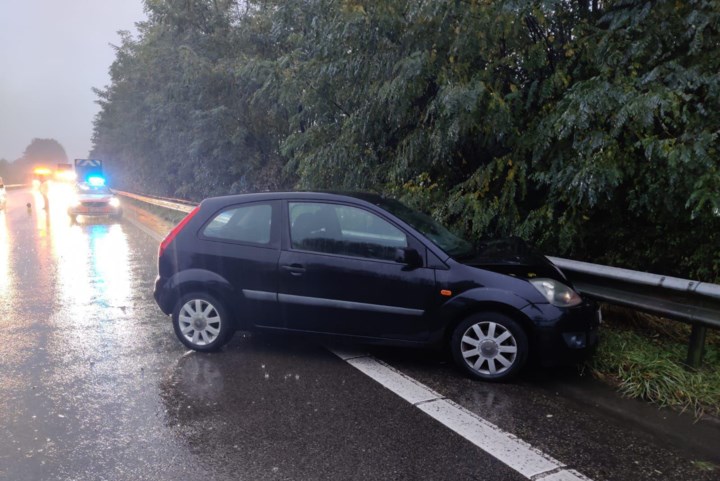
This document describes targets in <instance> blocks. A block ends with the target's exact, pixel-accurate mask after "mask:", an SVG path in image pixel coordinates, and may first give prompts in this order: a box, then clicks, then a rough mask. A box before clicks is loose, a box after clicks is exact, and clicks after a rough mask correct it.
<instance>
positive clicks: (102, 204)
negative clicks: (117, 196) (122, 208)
mask: <svg viewBox="0 0 720 481" xmlns="http://www.w3.org/2000/svg"><path fill="white" fill-rule="evenodd" d="M82 205H83V207H107V205H108V204H107V202H83V203H82Z"/></svg>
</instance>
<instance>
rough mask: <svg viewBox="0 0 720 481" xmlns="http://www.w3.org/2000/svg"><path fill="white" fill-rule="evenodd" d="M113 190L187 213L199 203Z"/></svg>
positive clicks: (132, 197)
mask: <svg viewBox="0 0 720 481" xmlns="http://www.w3.org/2000/svg"><path fill="white" fill-rule="evenodd" d="M113 192H115V193H116V194H120V195H124V196H125V197H129V198H131V199H135V200H138V201H140V202H145V203H147V204H152V205H157V206H159V207H164V208H166V209H170V210H176V211H179V212H184V213H186V214H189V213H190V211H191V210H193V208H194V207H195V206H196V205H197V203H193V202H188V201H185V200H182V199H168V198H166V197H157V196H149V195H138V194H133V193H131V192H123V191H121V190H115V189H113Z"/></svg>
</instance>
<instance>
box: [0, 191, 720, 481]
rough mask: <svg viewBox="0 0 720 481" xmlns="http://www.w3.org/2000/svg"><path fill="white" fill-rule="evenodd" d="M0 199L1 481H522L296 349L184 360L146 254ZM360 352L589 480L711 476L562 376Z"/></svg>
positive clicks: (122, 229)
mask: <svg viewBox="0 0 720 481" xmlns="http://www.w3.org/2000/svg"><path fill="white" fill-rule="evenodd" d="M8 194H9V201H8V207H7V209H6V210H5V211H0V334H1V335H2V339H3V342H2V343H0V433H2V435H1V436H0V480H78V481H79V480H138V479H147V480H179V479H191V480H195V479H203V480H265V479H268V480H276V479H277V480H305V479H308V480H311V479H312V480H314V479H318V480H319V479H333V480H338V479H339V480H345V479H348V480H350V479H357V480H374V479H377V480H385V479H398V480H400V479H407V480H415V479H418V480H420V479H428V480H438V479H457V480H465V479H467V480H521V479H526V478H524V477H523V476H521V475H520V474H519V473H517V472H515V471H514V470H512V469H511V468H509V467H507V466H506V465H504V464H503V463H501V462H499V461H497V460H496V459H494V458H492V457H491V456H490V455H488V454H486V453H485V452H484V451H482V450H480V449H479V448H477V447H476V446H474V445H473V444H471V443H469V442H468V441H466V440H464V439H463V438H461V437H460V436H459V435H457V434H455V433H454V432H452V431H451V430H449V429H448V428H446V427H444V426H443V425H441V424H440V423H438V422H437V421H435V420H433V419H431V418H430V417H429V416H427V415H425V414H424V413H422V412H421V411H419V410H418V409H417V408H415V407H413V406H411V405H410V404H408V403H406V402H405V401H403V400H402V399H401V398H399V397H398V396H396V395H395V394H393V393H392V392H390V391H388V390H387V389H385V388H384V387H382V386H381V385H379V384H377V383H376V382H375V381H373V380H371V379H370V378H368V377H366V376H365V375H364V374H362V373H361V372H359V371H357V370H355V369H354V368H353V367H351V366H350V365H348V364H346V363H345V362H344V361H342V360H340V359H339V358H338V357H336V356H335V355H333V354H332V353H331V352H329V351H328V350H327V349H326V348H325V347H323V346H322V345H321V344H318V343H316V342H314V341H312V340H308V339H304V338H298V337H286V336H270V335H250V334H243V333H238V334H237V335H236V336H235V338H234V339H233V340H232V341H231V342H230V344H229V345H228V346H227V347H226V348H225V349H223V351H221V352H220V353H216V354H210V355H201V354H197V353H192V352H188V351H186V350H185V349H184V348H183V346H182V345H181V344H180V343H179V342H178V341H177V340H176V338H175V336H174V333H173V331H172V327H171V324H170V321H169V318H167V317H165V316H164V315H163V314H162V313H161V312H160V311H159V309H158V308H157V307H156V305H155V303H154V301H153V298H152V283H153V280H154V277H155V258H156V252H157V241H156V240H154V239H153V238H152V237H150V236H149V235H148V234H146V233H145V232H143V231H142V230H140V229H138V228H137V227H136V226H135V224H134V223H132V222H129V221H127V220H125V221H122V222H120V223H117V222H110V221H108V220H104V219H98V220H89V221H88V220H84V219H82V218H81V221H80V223H79V224H76V225H73V224H71V223H70V222H69V219H68V218H67V216H66V215H65V214H64V212H63V209H62V206H61V204H60V203H59V200H58V201H57V202H54V203H52V204H51V210H50V211H49V213H46V212H45V211H42V210H38V208H36V207H35V206H41V205H42V202H41V201H40V202H38V200H40V199H39V198H37V194H34V193H32V192H30V191H29V190H19V191H11V192H9V193H8ZM26 202H31V203H32V204H33V206H34V207H33V208H32V209H31V210H28V209H27V208H26V207H25V203H26ZM370 352H371V354H373V355H374V356H375V357H377V358H379V359H382V360H384V361H385V362H387V363H388V364H390V365H392V366H394V367H395V368H397V369H399V370H401V371H402V372H404V373H405V374H407V375H409V376H412V377H413V378H414V379H416V380H418V381H420V382H422V383H424V384H426V385H427V386H429V387H431V388H432V389H434V390H436V391H438V392H439V393H441V394H442V395H444V396H445V397H447V398H449V399H451V400H453V401H454V402H456V403H458V404H459V405H461V406H463V407H464V408H466V409H468V410H470V411H472V412H474V413H477V414H478V415H480V416H482V417H484V418H485V419H487V420H488V421H490V422H492V423H494V424H496V425H497V426H499V427H500V428H501V429H503V430H505V431H508V432H510V433H512V434H514V435H515V436H518V437H519V438H521V439H523V440H525V441H527V442H528V443H530V444H531V445H533V446H534V447H536V448H538V449H540V450H541V451H543V452H545V453H547V454H548V455H550V456H552V457H554V458H555V459H558V460H560V461H562V462H563V463H565V464H567V465H568V466H570V467H571V468H573V469H575V470H577V471H579V472H580V473H582V474H584V475H585V476H588V477H589V478H591V479H594V480H596V481H599V480H606V479H607V480H615V479H628V480H644V479H647V480H665V479H667V480H675V479H697V480H712V479H720V471H717V470H707V469H703V468H706V467H707V464H705V463H701V464H697V463H694V461H708V459H709V458H708V456H710V458H712V453H711V454H708V452H707V451H701V450H698V449H693V448H692V447H688V446H685V447H683V446H682V443H681V442H680V441H679V440H677V439H673V437H672V436H660V435H658V434H657V432H655V431H654V430H653V429H652V427H650V428H648V426H647V424H648V423H647V422H646V423H645V425H642V423H637V424H636V423H633V422H629V421H628V416H625V417H619V416H617V415H613V414H612V413H610V412H609V411H607V410H606V409H602V408H598V407H597V406H596V405H594V404H593V403H592V402H588V401H587V396H585V397H584V398H583V396H580V398H583V399H579V398H578V397H577V396H573V395H571V394H568V393H571V392H572V390H573V389H575V390H577V389H578V386H580V387H579V389H598V388H597V386H594V385H592V386H591V385H588V386H586V385H585V384H584V381H583V380H581V379H578V376H577V375H575V374H574V373H573V372H570V373H568V371H566V370H562V371H550V372H548V371H540V372H534V371H531V372H530V373H528V374H526V375H525V376H523V377H522V378H521V379H520V380H519V381H518V382H517V383H513V384H503V385H494V384H485V383H479V382H475V381H471V380H469V379H466V378H464V377H463V376H461V375H460V374H459V373H458V372H457V371H456V370H455V369H454V368H453V367H452V365H451V363H450V362H449V361H448V359H447V358H446V356H444V355H443V354H442V353H433V352H425V351H410V350H389V349H374V350H370ZM568 386H570V388H568ZM598 396H607V392H602V393H601V392H600V391H598ZM590 397H591V398H592V395H591V396H590ZM618 402H619V403H621V404H622V400H619V401H618ZM636 412H637V416H638V417H645V418H652V416H656V417H657V421H654V422H656V423H664V422H668V423H671V422H679V423H680V424H678V425H679V426H681V427H682V429H692V427H691V426H690V427H687V423H684V424H683V421H682V420H679V421H678V420H675V419H674V418H675V417H676V416H675V415H674V414H671V413H664V412H660V411H657V410H655V409H654V408H651V410H648V409H647V408H646V407H645V406H637V411H636ZM646 414H647V416H646ZM648 416H649V417H648ZM630 418H632V415H631V416H630ZM717 432H720V431H717ZM690 434H692V432H690ZM703 436H708V435H707V432H703ZM709 436H710V437H709V441H708V442H712V441H718V443H716V444H717V445H720V437H718V438H716V439H713V438H712V436H714V431H710V434H709ZM712 460H713V461H715V462H718V461H717V460H715V459H714V458H713V459H712Z"/></svg>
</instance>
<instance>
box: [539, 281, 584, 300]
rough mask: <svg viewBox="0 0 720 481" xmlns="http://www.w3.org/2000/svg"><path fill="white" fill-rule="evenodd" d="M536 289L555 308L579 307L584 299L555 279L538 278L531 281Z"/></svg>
mask: <svg viewBox="0 0 720 481" xmlns="http://www.w3.org/2000/svg"><path fill="white" fill-rule="evenodd" d="M530 284H532V285H533V286H534V287H535V289H537V290H538V292H540V294H542V295H543V297H545V299H547V301H548V302H549V303H550V304H552V305H553V306H557V307H571V306H577V305H578V304H580V303H581V302H582V299H581V298H580V296H579V295H578V293H577V292H575V291H573V290H572V289H570V288H569V287H568V286H566V285H565V284H563V283H562V282H559V281H556V280H555V279H548V278H542V277H541V278H537V279H531V280H530Z"/></svg>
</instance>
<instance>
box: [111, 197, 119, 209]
mask: <svg viewBox="0 0 720 481" xmlns="http://www.w3.org/2000/svg"><path fill="white" fill-rule="evenodd" d="M110 205H111V206H112V207H120V199H118V198H117V197H113V198H112V199H110Z"/></svg>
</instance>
